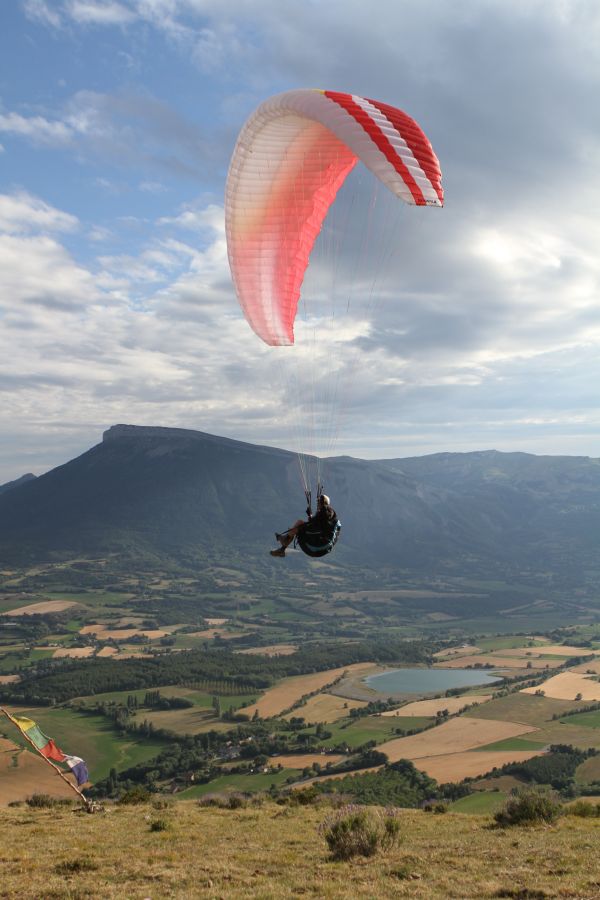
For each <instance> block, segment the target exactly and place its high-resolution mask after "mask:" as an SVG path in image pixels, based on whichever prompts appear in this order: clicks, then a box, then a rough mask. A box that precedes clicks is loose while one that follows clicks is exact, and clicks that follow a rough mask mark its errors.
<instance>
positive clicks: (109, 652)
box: [96, 647, 119, 659]
mask: <svg viewBox="0 0 600 900" xmlns="http://www.w3.org/2000/svg"><path fill="white" fill-rule="evenodd" d="M118 652H119V651H118V650H117V648H116V647H103V648H102V650H98V652H97V653H96V656H99V657H100V658H101V659H104V658H105V657H107V656H115V654H116V653H118Z"/></svg>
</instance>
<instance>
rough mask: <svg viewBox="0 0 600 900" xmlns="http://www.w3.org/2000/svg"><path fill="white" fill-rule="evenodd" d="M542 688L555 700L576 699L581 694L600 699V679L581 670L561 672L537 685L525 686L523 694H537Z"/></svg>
mask: <svg viewBox="0 0 600 900" xmlns="http://www.w3.org/2000/svg"><path fill="white" fill-rule="evenodd" d="M539 690H542V691H544V694H545V695H546V697H552V698H553V699H554V700H574V699H575V698H576V697H577V695H578V694H581V699H582V700H600V681H592V677H591V676H588V675H582V674H580V673H579V672H561V673H560V675H554V677H553V678H549V679H548V680H547V681H544V682H542V684H538V685H536V687H530V688H523V690H522V691H521V693H522V694H535V692H536V691H539Z"/></svg>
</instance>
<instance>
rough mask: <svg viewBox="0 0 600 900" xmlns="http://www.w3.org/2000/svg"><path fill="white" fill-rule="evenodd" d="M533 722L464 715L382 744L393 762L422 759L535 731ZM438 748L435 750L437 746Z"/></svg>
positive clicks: (381, 747)
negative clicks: (432, 727)
mask: <svg viewBox="0 0 600 900" xmlns="http://www.w3.org/2000/svg"><path fill="white" fill-rule="evenodd" d="M535 730H536V729H535V727H534V726H532V725H524V724H522V723H520V722H500V721H496V720H493V719H478V718H474V717H471V718H466V717H460V718H456V719H450V721H448V722H444V724H443V725H438V726H437V727H436V728H435V729H431V730H429V731H424V732H421V733H420V734H413V735H410V736H409V737H403V738H397V739H395V740H392V741H387V742H386V743H384V744H381V745H379V747H378V748H377V749H378V750H381V751H382V753H386V754H387V756H388V758H389V760H390V762H397V760H399V759H412V760H413V761H414V760H421V759H422V758H426V757H431V756H442V755H445V754H448V753H451V754H456V753H461V752H462V751H465V750H472V749H474V748H475V747H483V746H485V745H486V744H490V743H492V742H493V741H498V740H502V739H504V738H509V737H516V736H517V735H521V734H527V733H529V732H533V731H535ZM434 748H435V750H434Z"/></svg>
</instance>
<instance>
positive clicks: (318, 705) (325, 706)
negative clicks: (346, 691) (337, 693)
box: [284, 694, 367, 724]
mask: <svg viewBox="0 0 600 900" xmlns="http://www.w3.org/2000/svg"><path fill="white" fill-rule="evenodd" d="M366 705H367V704H366V702H365V701H364V700H346V699H345V698H344V697H334V696H333V694H317V696H316V697H311V698H310V699H309V700H307V701H306V703H305V704H304V706H299V707H298V709H295V710H294V711H293V712H291V713H287V715H285V716H284V719H291V718H292V716H302V718H303V719H304V720H305V721H306V722H325V723H326V724H329V723H330V722H337V720H338V719H343V718H345V717H346V716H349V715H350V710H351V709H357V708H358V707H360V706H366Z"/></svg>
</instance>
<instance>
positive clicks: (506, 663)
mask: <svg viewBox="0 0 600 900" xmlns="http://www.w3.org/2000/svg"><path fill="white" fill-rule="evenodd" d="M557 663H558V661H557ZM528 664H530V665H531V668H532V669H545V668H546V667H547V666H549V667H552V668H553V667H554V663H553V662H552V660H547V659H536V658H535V657H534V656H532V657H523V656H508V655H507V654H506V653H504V655H503V656H495V655H492V654H491V653H490V654H488V653H481V654H473V655H472V656H458V657H457V656H453V657H451V658H450V659H444V660H443V661H440V662H437V663H435V664H434V665H435V668H436V669H463V668H466V667H467V666H487V665H490V666H493V667H494V668H495V669H525V668H527V665H528Z"/></svg>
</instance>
